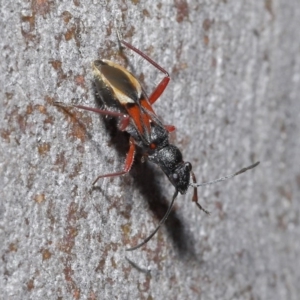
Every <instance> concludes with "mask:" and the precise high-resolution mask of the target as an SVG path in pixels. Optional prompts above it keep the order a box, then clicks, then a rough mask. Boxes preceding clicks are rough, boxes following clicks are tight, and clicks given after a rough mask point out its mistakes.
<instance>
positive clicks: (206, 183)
mask: <svg viewBox="0 0 300 300" xmlns="http://www.w3.org/2000/svg"><path fill="white" fill-rule="evenodd" d="M259 163H260V162H259V161H258V162H256V163H255V164H253V165H251V166H249V167H246V168H243V169H241V170H239V171H238V172H235V173H234V174H230V175H227V176H224V177H221V178H218V179H215V180H212V181H208V182H203V183H196V182H194V183H190V186H191V187H194V188H196V187H199V186H205V185H211V184H215V183H217V182H220V181H224V180H228V179H230V178H232V177H235V176H237V175H240V174H242V173H244V172H246V171H248V170H251V169H253V168H255V167H256V166H258V165H259Z"/></svg>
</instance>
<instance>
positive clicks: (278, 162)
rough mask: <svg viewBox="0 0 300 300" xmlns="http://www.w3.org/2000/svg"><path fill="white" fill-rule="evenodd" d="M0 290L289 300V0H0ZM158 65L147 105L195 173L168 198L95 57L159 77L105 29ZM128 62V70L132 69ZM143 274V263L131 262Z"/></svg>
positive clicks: (295, 67)
mask: <svg viewBox="0 0 300 300" xmlns="http://www.w3.org/2000/svg"><path fill="white" fill-rule="evenodd" d="M0 3H1V6H0V9H1V17H0V25H1V30H0V45H1V52H0V53H1V60H0V70H1V72H0V84H1V91H0V93H1V95H0V105H1V106H0V107H1V109H0V141H1V142H0V146H1V156H0V174H1V176H0V186H1V189H0V200H1V205H0V239H1V240H0V252H1V264H0V290H1V295H0V298H1V299H280V300H282V299H295V300H296V299H299V294H300V288H299V282H300V264H299V257H300V238H299V234H300V231H299V229H300V228H299V227H300V225H299V218H300V217H299V200H300V199H299V194H300V193H299V189H300V170H299V165H300V161H299V159H300V155H299V149H300V133H299V132H300V122H299V120H300V101H299V95H300V82H299V81H300V38H299V20H300V3H299V1H298V0H290V1H284V0H263V1H246V0H242V1H233V0H227V1H225V0H224V1H222V0H211V1H204V0H199V1H187V0H174V1H171V0H166V1H138V0H137V1H133V0H132V1H125V0H124V1H101V0H98V1H97V0H95V1H80V0H73V1H65V0H64V1H50V0H31V1H30V0H28V1H20V0H17V1H7V0H1V1H0ZM117 29H119V30H120V32H121V34H122V35H123V37H124V39H125V40H127V41H128V42H130V43H132V44H134V45H135V46H136V47H138V48H139V49H141V50H143V51H144V52H145V53H147V54H148V55H150V56H151V57H152V58H154V59H155V60H156V61H157V62H159V64H161V65H162V66H164V67H165V68H166V69H167V70H169V72H170V74H171V77H172V81H171V83H170V85H169V86H168V88H167V90H166V92H165V93H164V95H163V96H162V97H161V99H160V100H159V101H158V102H157V103H156V104H155V110H156V112H157V114H158V115H159V116H161V117H162V118H163V120H164V122H165V123H166V124H174V125H175V126H176V127H177V131H176V133H175V134H174V135H172V141H173V142H174V143H175V144H176V145H177V146H178V147H179V148H180V149H181V150H182V152H183V155H184V158H185V160H187V161H190V162H191V163H192V164H193V170H194V172H195V173H196V175H197V178H198V180H199V182H200V181H206V180H210V179H214V178H216V177H219V176H222V175H225V174H228V173H231V172H234V171H236V170H238V169H240V168H241V167H243V166H247V165H249V164H251V163H253V162H254V161H256V160H260V161H261V165H260V166H259V167H258V168H256V169H255V170H252V171H249V172H248V173H245V174H243V175H241V176H239V177H236V178H235V179H233V180H231V181H230V182H226V183H220V184H218V185H215V186H212V187H207V188H202V189H199V197H200V199H201V204H202V205H203V206H204V207H205V208H207V209H208V210H209V211H210V212H211V216H207V215H205V214H204V213H203V212H200V211H199V210H198V209H197V208H196V206H195V205H194V204H193V203H192V202H191V197H192V191H189V192H188V193H187V195H185V196H179V197H178V199H177V201H176V205H175V207H174V210H173V212H172V214H171V216H170V218H169V220H168V222H167V224H166V225H165V226H163V228H162V229H161V230H160V231H159V233H158V234H157V235H156V236H155V237H154V238H153V239H152V240H151V241H150V242H149V243H148V244H147V245H146V246H145V247H143V248H142V249H140V250H137V251H135V252H131V253H128V254H127V255H128V258H129V259H131V260H132V261H133V262H134V263H135V264H136V267H134V266H133V265H131V264H129V262H128V261H127V260H126V259H125V255H126V253H125V248H126V247H130V246H133V245H135V244H136V243H137V242H140V241H142V239H143V238H145V237H146V236H147V235H148V234H149V233H150V232H151V231H152V230H153V229H154V228H155V226H156V225H157V224H158V222H159V219H160V218H161V217H162V215H163V214H164V212H165V211H166V208H167V204H168V202H169V201H170V199H171V197H172V194H173V188H172V186H171V184H170V183H169V182H168V180H167V179H166V177H165V176H164V175H163V174H162V173H161V171H160V170H159V169H158V168H157V167H155V166H151V165H148V164H142V163H141V162H140V160H139V159H137V160H136V163H135V165H134V167H133V169H132V171H131V172H130V174H128V175H127V176H123V177H122V178H113V179H103V180H100V181H99V182H98V184H97V188H96V189H91V183H92V181H93V179H95V177H96V176H97V175H99V174H103V173H106V172H112V171H117V170H120V169H121V168H122V165H123V161H124V158H125V154H126V150H127V140H126V137H124V136H123V135H122V134H119V133H118V132H117V131H114V130H111V128H108V127H109V126H106V125H107V124H106V123H104V121H103V120H102V118H101V117H99V116H98V115H97V114H93V113H89V112H85V111H78V110H74V109H73V110H69V111H68V110H64V109H62V108H59V107H55V106H53V105H52V102H53V101H61V102H64V103H80V104H84V105H89V106H96V103H95V97H94V93H93V89H92V80H93V78H92V74H91V62H92V61H93V60H95V59H97V58H99V57H101V58H106V59H111V60H113V61H116V62H118V63H120V64H122V65H124V66H127V67H128V68H130V69H131V70H132V71H133V72H134V73H135V74H136V76H137V77H138V78H139V79H140V80H141V82H142V84H143V85H144V86H145V89H146V90H147V91H148V92H149V93H150V92H151V91H152V90H153V88H154V87H155V84H157V83H158V82H159V80H160V79H161V78H162V74H160V73H159V72H158V71H157V70H155V69H154V68H153V67H152V66H151V65H149V64H148V63H147V62H145V61H144V60H143V59H141V58H140V57H138V56H137V55H135V54H133V53H132V51H127V50H126V51H125V52H124V53H125V54H126V56H127V58H128V61H127V62H126V61H125V60H124V57H122V56H120V55H119V49H118V44H117V38H116V30H117ZM128 62H129V64H128ZM139 268H140V269H145V270H148V272H144V271H143V270H139Z"/></svg>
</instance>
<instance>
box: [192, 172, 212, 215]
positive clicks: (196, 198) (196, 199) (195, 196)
mask: <svg viewBox="0 0 300 300" xmlns="http://www.w3.org/2000/svg"><path fill="white" fill-rule="evenodd" d="M191 175H192V179H193V182H194V183H196V182H197V180H196V176H195V174H194V172H191ZM192 201H193V202H195V203H196V205H197V206H198V208H199V209H201V210H203V211H204V212H205V213H207V214H208V215H209V214H210V213H209V211H207V210H206V209H204V208H203V207H202V206H201V204H200V203H199V202H198V191H197V188H196V187H195V188H194V193H193V198H192Z"/></svg>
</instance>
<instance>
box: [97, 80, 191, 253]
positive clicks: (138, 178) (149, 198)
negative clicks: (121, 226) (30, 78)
mask: <svg viewBox="0 0 300 300" xmlns="http://www.w3.org/2000/svg"><path fill="white" fill-rule="evenodd" d="M93 93H94V97H95V102H96V106H97V107H98V108H100V109H103V103H102V100H101V98H100V96H99V94H98V92H97V90H96V88H95V85H93ZM99 118H100V119H101V120H102V123H103V125H104V127H105V129H106V131H107V133H108V135H109V136H110V145H111V146H112V147H113V148H114V149H115V150H116V151H117V153H118V156H120V157H124V160H125V156H126V153H127V151H128V147H129V137H130V136H129V134H128V133H127V132H122V131H120V130H119V129H118V127H117V119H116V118H113V117H106V116H101V115H100V116H99ZM136 150H137V152H136V154H135V160H134V163H133V166H132V168H131V170H130V171H129V174H125V175H123V176H131V177H132V178H133V187H134V188H136V189H138V190H139V191H140V193H141V195H142V198H143V200H144V201H146V202H147V203H148V205H149V208H150V210H151V211H152V213H153V214H154V215H155V217H156V219H157V220H158V221H160V220H161V219H162V218H163V217H164V215H165V213H166V211H167V209H168V207H169V203H170V202H169V201H170V199H167V198H166V197H165V196H164V190H163V188H162V186H161V185H160V184H159V183H158V179H159V178H160V177H161V178H163V177H164V176H163V173H162V172H161V171H160V170H158V168H155V165H153V164H148V163H147V162H146V163H143V162H142V153H141V152H140V149H139V148H138V147H137V149H136ZM122 167H123V166H122V165H120V169H121V168H122ZM94 189H100V188H99V187H98V186H95V187H94ZM145 213H147V212H146V211H145ZM154 228H155V226H154ZM165 228H166V229H167V232H168V235H169V236H170V238H171V240H172V243H173V245H174V249H175V250H176V251H177V253H178V254H179V255H180V256H186V255H189V256H190V255H192V256H194V255H195V256H196V254H195V252H194V247H193V246H194V244H195V241H194V239H193V237H192V235H191V234H190V233H189V232H188V230H187V228H186V227H185V225H184V222H183V220H182V219H181V218H180V216H179V214H178V213H177V212H176V210H175V209H174V208H173V209H172V211H171V213H170V215H169V217H168V219H167V221H166V222H165ZM150 232H151V230H150Z"/></svg>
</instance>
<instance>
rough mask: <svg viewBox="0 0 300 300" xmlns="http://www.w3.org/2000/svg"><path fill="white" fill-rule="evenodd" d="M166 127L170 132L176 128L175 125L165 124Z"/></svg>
mask: <svg viewBox="0 0 300 300" xmlns="http://www.w3.org/2000/svg"><path fill="white" fill-rule="evenodd" d="M164 127H165V129H166V130H167V131H168V132H173V131H175V130H176V127H175V126H174V125H164Z"/></svg>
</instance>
